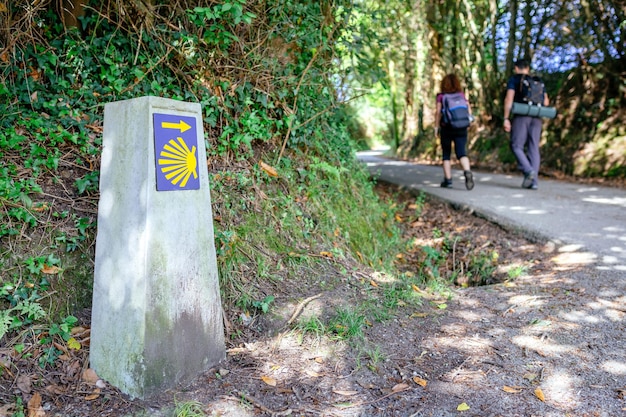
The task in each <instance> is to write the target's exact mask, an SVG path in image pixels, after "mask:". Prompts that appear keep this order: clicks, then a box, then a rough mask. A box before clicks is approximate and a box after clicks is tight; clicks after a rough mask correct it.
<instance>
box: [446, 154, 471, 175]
mask: <svg viewBox="0 0 626 417" xmlns="http://www.w3.org/2000/svg"><path fill="white" fill-rule="evenodd" d="M460 162H461V166H462V167H463V171H469V170H470V161H469V158H468V157H467V156H462V157H461V159H460ZM444 172H445V168H444Z"/></svg>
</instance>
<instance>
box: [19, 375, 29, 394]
mask: <svg viewBox="0 0 626 417" xmlns="http://www.w3.org/2000/svg"><path fill="white" fill-rule="evenodd" d="M17 388H18V389H19V390H20V391H22V393H23V394H30V389H31V379H30V376H29V375H20V376H19V377H18V378H17Z"/></svg>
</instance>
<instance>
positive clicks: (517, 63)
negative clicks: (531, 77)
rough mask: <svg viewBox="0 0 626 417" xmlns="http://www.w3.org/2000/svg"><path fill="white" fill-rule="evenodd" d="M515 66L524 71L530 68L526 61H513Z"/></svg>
mask: <svg viewBox="0 0 626 417" xmlns="http://www.w3.org/2000/svg"><path fill="white" fill-rule="evenodd" d="M515 66H516V67H517V68H519V69H521V70H523V69H526V68H530V64H529V63H528V61H527V60H526V59H523V58H522V59H518V60H517V61H515Z"/></svg>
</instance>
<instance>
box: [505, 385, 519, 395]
mask: <svg viewBox="0 0 626 417" xmlns="http://www.w3.org/2000/svg"><path fill="white" fill-rule="evenodd" d="M502 391H504V392H508V393H509V394H517V393H518V392H522V390H521V389H519V388H516V387H509V386H506V385H505V386H503V387H502Z"/></svg>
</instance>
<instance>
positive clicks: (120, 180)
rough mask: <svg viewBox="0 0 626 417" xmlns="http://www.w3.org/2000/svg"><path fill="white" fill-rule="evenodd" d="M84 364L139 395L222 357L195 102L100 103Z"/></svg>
mask: <svg viewBox="0 0 626 417" xmlns="http://www.w3.org/2000/svg"><path fill="white" fill-rule="evenodd" d="M102 145H103V150H102V166H101V171H100V201H99V205H98V234H97V238H96V264H95V277H94V289H93V307H92V324H91V347H90V362H91V367H92V368H93V369H94V370H95V371H96V373H97V374H98V375H99V376H100V378H102V379H104V380H106V381H108V382H109V383H111V384H112V385H114V386H116V387H118V388H119V389H120V390H121V391H122V392H124V393H126V394H129V395H130V396H132V397H136V398H146V397H149V396H151V395H153V394H156V393H158V392H160V391H162V390H164V389H167V388H171V387H173V386H175V385H176V384H178V383H181V382H186V381H188V380H190V379H192V378H194V377H195V376H197V375H198V374H200V373H201V372H202V371H205V370H207V369H209V368H210V367H212V366H213V365H215V364H217V363H218V362H219V361H220V360H222V359H223V358H224V357H225V342H224V328H223V321H222V305H221V299H220V292H219V281H218V275H217V263H216V258H215V246H214V240H213V215H212V210H211V196H210V193H209V179H208V172H207V170H206V149H205V144H204V134H203V129H202V117H201V107H200V104H197V103H185V102H180V101H175V100H170V99H164V98H159V97H141V98H136V99H132V100H125V101H118V102H114V103H109V104H106V105H105V108H104V137H103V144H102Z"/></svg>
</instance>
